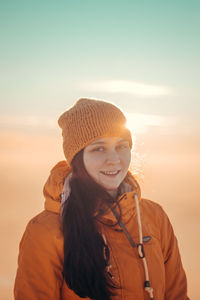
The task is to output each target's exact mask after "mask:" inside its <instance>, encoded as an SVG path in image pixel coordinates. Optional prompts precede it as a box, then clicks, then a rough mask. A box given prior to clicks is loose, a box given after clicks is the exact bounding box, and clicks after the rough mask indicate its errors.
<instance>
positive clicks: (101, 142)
mask: <svg viewBox="0 0 200 300" xmlns="http://www.w3.org/2000/svg"><path fill="white" fill-rule="evenodd" d="M97 144H105V142H103V141H99V142H94V143H91V144H90V145H91V146H93V145H97Z"/></svg>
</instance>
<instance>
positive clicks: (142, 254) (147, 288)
mask: <svg viewBox="0 0 200 300" xmlns="http://www.w3.org/2000/svg"><path fill="white" fill-rule="evenodd" d="M133 198H135V202H136V211H137V221H138V231H139V244H137V245H136V244H135V243H134V241H133V239H132V237H131V236H130V234H129V232H128V230H127V229H126V226H125V225H124V223H123V222H122V221H121V220H120V221H119V225H120V227H121V229H122V230H123V232H124V233H125V235H126V237H127V239H128V240H129V243H130V244H131V246H132V247H133V248H136V246H137V250H138V254H139V258H140V259H142V262H143V266H144V272H145V282H144V289H145V291H146V292H147V293H149V297H150V300H154V299H153V288H152V287H151V285H150V280H149V271H148V266H147V261H146V257H145V252H144V244H143V235H142V222H141V216H140V207H139V200H138V196H137V194H136V193H135V194H134V195H133ZM110 208H111V210H112V212H113V214H114V216H115V217H116V219H118V218H119V216H118V213H117V212H116V210H115V209H114V207H112V206H111V207H110Z"/></svg>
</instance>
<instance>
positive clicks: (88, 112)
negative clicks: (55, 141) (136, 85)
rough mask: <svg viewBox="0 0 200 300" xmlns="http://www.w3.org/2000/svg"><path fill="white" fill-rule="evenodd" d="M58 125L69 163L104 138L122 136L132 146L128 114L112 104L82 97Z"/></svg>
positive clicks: (61, 118)
mask: <svg viewBox="0 0 200 300" xmlns="http://www.w3.org/2000/svg"><path fill="white" fill-rule="evenodd" d="M58 124H59V126H60V127H61V128H62V136H63V150H64V154H65V157H66V160H67V162H68V163H69V164H71V161H72V159H73V158H74V156H75V155H76V154H77V153H78V152H79V151H80V150H81V149H83V148H85V147H86V146H87V145H89V144H90V143H91V142H92V141H94V140H96V139H98V138H101V137H109V136H122V137H124V138H125V139H127V140H128V141H129V144H130V147H132V138H131V133H130V131H129V130H128V129H127V128H126V118H125V116H124V114H123V113H122V111H121V110H120V109H119V108H118V107H116V106H115V105H113V104H111V103H109V102H105V101H102V100H95V99H88V98H81V99H79V100H78V101H77V102H76V103H75V104H74V105H73V106H72V107H71V108H70V109H69V110H67V111H65V112H64V113H63V114H62V115H61V116H60V118H59V119H58Z"/></svg>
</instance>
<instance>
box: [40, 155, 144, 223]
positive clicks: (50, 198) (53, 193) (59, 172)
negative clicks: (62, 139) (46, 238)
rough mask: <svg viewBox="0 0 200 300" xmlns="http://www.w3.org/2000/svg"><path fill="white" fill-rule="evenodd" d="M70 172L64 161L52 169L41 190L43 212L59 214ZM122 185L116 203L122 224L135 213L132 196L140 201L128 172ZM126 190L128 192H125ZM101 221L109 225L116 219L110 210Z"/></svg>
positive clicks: (138, 189)
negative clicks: (121, 192)
mask: <svg viewBox="0 0 200 300" xmlns="http://www.w3.org/2000/svg"><path fill="white" fill-rule="evenodd" d="M71 171H72V170H71V167H70V166H69V165H68V164H67V162H66V161H60V162H59V163H57V164H56V165H55V166H54V167H53V169H52V170H51V172H50V175H49V177H48V179H47V181H46V183H45V185H44V188H43V194H44V197H45V204H44V207H45V210H47V211H50V212H54V213H57V214H60V212H61V195H62V192H63V186H64V182H65V179H66V178H67V177H68V176H69V174H70V173H71ZM124 183H125V184H124V188H123V194H121V195H120V196H119V198H118V202H119V203H120V207H121V214H122V220H123V222H124V223H126V222H127V221H128V220H129V217H131V216H132V215H133V213H135V202H134V200H133V195H134V194H135V193H137V195H138V199H139V200H140V199H141V191H140V187H139V184H138V183H137V181H136V180H135V178H134V176H133V175H132V174H131V172H130V171H128V174H127V176H126V178H125V180H124ZM130 187H131V188H130ZM126 189H127V190H128V191H129V192H126ZM130 190H131V192H130ZM116 209H117V207H116ZM117 210H118V209H117ZM118 213H119V211H118ZM101 220H102V221H103V222H105V223H108V224H111V225H112V224H115V223H116V219H115V217H114V215H113V213H112V211H111V210H110V209H108V210H107V211H106V213H105V214H104V215H103V216H102V217H101Z"/></svg>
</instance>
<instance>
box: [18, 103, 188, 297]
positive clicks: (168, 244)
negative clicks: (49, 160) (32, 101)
mask: <svg viewBox="0 0 200 300" xmlns="http://www.w3.org/2000/svg"><path fill="white" fill-rule="evenodd" d="M58 123H59V126H60V127H61V128H62V135H63V150H64V154H65V157H66V161H62V162H59V163H58V164H57V165H56V166H55V167H54V168H53V169H52V170H51V173H50V176H49V178H48V180H47V182H46V184H45V186H44V196H45V210H44V211H43V212H41V213H40V214H39V215H37V216H36V217H34V218H33V219H32V220H31V221H30V222H29V224H28V226H27V228H26V230H25V233H24V235H23V238H22V240H21V243H20V253H19V260H18V270H17V275H16V280H15V290H14V293H15V300H27V299H29V300H36V299H37V300H38V299H39V300H47V299H55V300H60V299H62V300H68V299H71V300H79V299H82V298H86V299H93V300H114V299H115V300H119V299H121V300H132V299H137V300H144V299H151V300H152V299H154V300H188V299H189V298H188V296H187V283H186V276H185V272H184V270H183V266H182V263H181V258H180V254H179V249H178V245H177V240H176V238H175V236H174V232H173V229H172V226H171V223H170V221H169V219H168V217H167V216H166V214H165V212H164V211H163V209H162V208H161V207H160V205H159V204H156V203H155V202H153V201H151V200H147V199H143V198H141V191H140V187H139V184H138V183H137V181H136V180H135V178H134V176H133V175H132V173H131V172H130V170H129V165H130V160H131V148H132V137H131V133H130V131H129V129H128V128H127V127H126V118H125V116H124V114H123V113H122V111H121V110H120V109H119V108H118V107H116V106H114V105H113V104H111V103H109V102H105V101H101V100H94V99H85V98H82V99H79V100H78V101H77V102H76V103H75V104H74V106H72V107H71V108H70V109H68V110H67V111H65V112H64V113H63V114H62V115H61V116H60V118H59V120H58ZM144 249H145V251H144Z"/></svg>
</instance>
